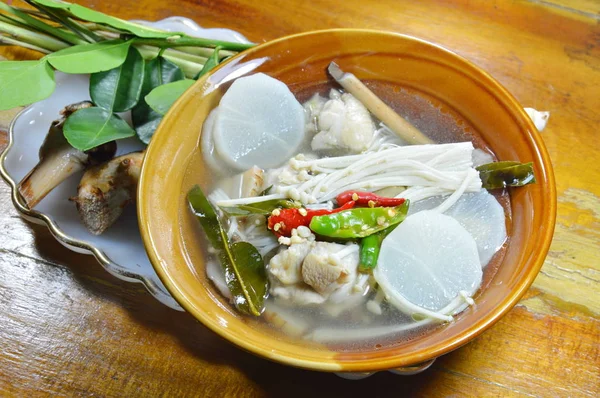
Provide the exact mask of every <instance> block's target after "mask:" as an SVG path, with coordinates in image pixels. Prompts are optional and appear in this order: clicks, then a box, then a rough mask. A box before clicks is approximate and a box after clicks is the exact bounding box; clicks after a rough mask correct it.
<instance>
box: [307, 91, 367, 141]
mask: <svg viewBox="0 0 600 398" xmlns="http://www.w3.org/2000/svg"><path fill="white" fill-rule="evenodd" d="M317 127H318V130H319V133H317V135H315V136H314V138H313V140H312V143H311V147H312V149H313V150H315V151H318V150H332V149H333V150H336V149H337V150H339V149H345V150H349V151H351V152H353V153H360V152H364V151H366V150H367V149H368V148H369V145H370V144H371V142H372V141H373V137H374V135H375V130H376V129H375V123H373V119H372V118H371V115H370V113H369V111H368V110H367V108H365V107H364V105H363V104H361V103H360V101H359V100H357V99H356V98H355V97H354V96H352V95H351V94H347V93H346V94H342V95H341V97H340V98H332V99H330V100H329V101H327V102H326V103H325V105H323V108H322V109H321V112H320V113H319V114H318V115H317Z"/></svg>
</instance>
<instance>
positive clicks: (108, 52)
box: [45, 40, 131, 73]
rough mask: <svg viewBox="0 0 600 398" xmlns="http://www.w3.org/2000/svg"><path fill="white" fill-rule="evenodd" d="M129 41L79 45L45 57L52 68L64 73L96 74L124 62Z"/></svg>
mask: <svg viewBox="0 0 600 398" xmlns="http://www.w3.org/2000/svg"><path fill="white" fill-rule="evenodd" d="M130 45H131V40H128V41H123V40H108V41H102V42H100V43H93V44H80V45H77V46H73V47H68V48H65V49H64V50H60V51H57V52H55V53H52V54H49V55H47V56H46V57H45V58H46V59H47V60H48V62H50V64H51V65H52V66H54V68H56V69H58V70H59V71H61V72H65V73H96V72H102V71H106V70H109V69H113V68H116V67H117V66H119V65H121V64H122V63H123V62H125V58H127V53H128V50H129V46H130Z"/></svg>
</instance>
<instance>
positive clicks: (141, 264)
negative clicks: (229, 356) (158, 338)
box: [0, 17, 249, 311]
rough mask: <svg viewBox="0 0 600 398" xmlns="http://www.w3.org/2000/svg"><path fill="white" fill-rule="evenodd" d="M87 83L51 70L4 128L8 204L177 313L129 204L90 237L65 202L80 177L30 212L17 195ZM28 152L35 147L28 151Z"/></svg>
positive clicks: (188, 23)
mask: <svg viewBox="0 0 600 398" xmlns="http://www.w3.org/2000/svg"><path fill="white" fill-rule="evenodd" d="M136 22H138V23H142V24H144V25H148V26H153V27H156V28H160V29H164V30H168V31H176V32H183V33H186V34H189V35H193V36H197V37H205V38H211V39H216V40H223V41H232V42H238V43H249V41H248V40H247V39H246V38H245V37H244V36H242V35H241V34H239V33H238V32H235V31H233V30H230V29H204V28H202V27H200V26H199V25H198V24H196V23H195V22H194V21H192V20H190V19H187V18H183V17H170V18H166V19H163V20H161V21H157V22H147V21H136ZM88 83H89V79H88V77H87V76H84V75H67V74H64V73H60V72H57V73H56V90H55V91H54V93H53V94H52V95H51V96H50V97H49V98H47V99H45V100H43V101H40V102H37V103H35V104H33V105H31V106H29V107H27V108H25V109H24V110H23V111H22V112H21V113H19V114H18V115H17V116H16V117H15V119H14V120H13V121H12V123H11V126H10V129H9V146H8V147H7V148H6V150H5V151H4V153H2V156H1V157H0V166H1V167H0V171H1V173H2V177H3V178H4V179H5V180H6V182H7V183H8V184H9V185H10V186H11V189H12V200H13V203H14V205H15V207H16V209H17V210H18V211H19V212H20V213H21V215H22V216H23V217H24V218H26V219H27V220H29V221H32V222H35V223H38V224H45V225H47V226H48V228H49V229H50V232H52V234H53V235H54V237H55V238H56V239H57V240H58V241H59V242H60V243H62V244H63V245H65V246H66V247H67V248H69V249H71V250H73V251H76V252H79V253H86V254H92V255H94V256H95V257H96V259H97V260H98V261H99V262H100V264H102V266H103V267H104V268H105V269H106V270H107V271H108V272H110V273H111V274H112V275H114V276H116V277H117V278H120V279H123V280H125V281H128V282H138V283H142V284H144V286H146V288H147V289H148V291H149V292H150V293H151V294H152V295H153V296H154V297H156V298H157V299H158V300H159V301H160V302H162V303H163V304H165V305H167V306H169V307H171V308H174V309H177V310H180V311H182V308H181V307H180V306H179V304H177V302H176V301H175V300H174V299H173V297H171V295H169V293H168V292H167V290H166V289H165V287H164V286H163V284H162V282H161V281H160V280H159V278H158V276H157V275H156V272H154V269H153V268H152V265H151V264H150V261H149V260H148V257H147V256H146V252H145V250H144V245H143V243H142V239H141V237H140V233H139V229H138V224H137V216H136V211H135V208H134V207H133V206H130V207H128V208H126V210H125V212H124V214H123V215H122V217H121V218H120V219H119V220H118V221H117V223H116V224H115V225H113V226H112V227H111V228H109V229H108V230H107V231H106V232H105V233H103V234H102V235H100V236H95V235H93V234H91V233H90V232H88V230H87V229H86V228H85V227H84V226H83V225H82V224H81V222H80V221H79V215H78V213H77V210H76V208H75V205H74V204H73V203H72V202H70V201H68V198H69V197H71V196H74V195H75V194H76V193H77V185H78V183H79V180H80V179H81V175H82V173H79V174H76V175H74V176H71V177H70V178H69V179H68V180H66V181H65V182H63V183H62V184H61V185H60V186H58V187H57V188H55V189H54V190H53V191H52V192H51V193H50V194H49V195H48V196H46V197H45V198H44V199H43V200H42V201H41V202H40V203H39V204H38V205H37V206H36V207H35V210H29V209H28V208H27V207H26V206H25V205H24V202H23V200H22V198H21V197H20V196H19V195H18V194H17V191H16V185H17V184H18V182H19V181H20V180H21V179H22V178H23V177H24V176H25V175H26V174H27V173H28V172H29V171H30V170H31V169H32V168H33V167H34V166H35V165H36V164H37V162H38V151H37V148H39V147H40V146H41V144H42V142H43V140H44V137H45V136H46V133H47V132H48V128H49V127H50V123H51V122H52V121H53V120H55V119H58V116H59V114H58V112H59V111H60V110H61V109H62V108H63V107H64V106H65V105H68V104H72V103H74V102H79V101H83V100H88V99H89V98H90V97H89V92H88ZM123 116H124V118H125V119H126V120H129V119H130V115H129V113H127V114H124V115H123ZM33 148H36V149H35V150H32V149H33ZM142 148H144V145H143V144H142V143H141V142H140V141H139V140H137V138H132V139H128V140H121V141H119V142H118V150H117V154H123V153H128V152H132V151H136V150H140V149H142Z"/></svg>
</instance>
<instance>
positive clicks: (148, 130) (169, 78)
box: [131, 56, 185, 144]
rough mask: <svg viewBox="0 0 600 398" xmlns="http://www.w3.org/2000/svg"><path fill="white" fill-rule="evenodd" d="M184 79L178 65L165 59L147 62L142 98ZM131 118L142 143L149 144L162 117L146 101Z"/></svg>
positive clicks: (139, 103)
mask: <svg viewBox="0 0 600 398" xmlns="http://www.w3.org/2000/svg"><path fill="white" fill-rule="evenodd" d="M184 78H185V75H184V74H183V71H182V70H181V69H180V68H179V67H178V66H177V65H175V64H174V63H173V62H171V61H168V60H167V59H165V58H163V57H160V56H159V57H156V58H154V59H152V60H150V61H148V62H146V66H145V68H144V83H143V85H142V93H141V95H140V96H141V97H142V98H143V97H145V96H146V95H148V94H149V93H150V91H152V90H153V89H154V88H156V87H158V86H160V85H162V84H165V83H170V82H174V81H177V80H181V79H184ZM131 118H132V120H133V126H134V128H135V132H136V134H137V135H138V137H139V138H140V140H141V141H142V142H144V143H146V144H147V143H149V142H150V139H151V138H152V135H153V134H154V131H156V127H158V124H159V123H160V121H161V119H162V115H161V114H160V113H157V112H155V111H154V110H152V108H150V106H149V105H148V104H147V103H146V101H139V102H138V104H137V105H136V106H135V107H134V108H133V109H132V111H131Z"/></svg>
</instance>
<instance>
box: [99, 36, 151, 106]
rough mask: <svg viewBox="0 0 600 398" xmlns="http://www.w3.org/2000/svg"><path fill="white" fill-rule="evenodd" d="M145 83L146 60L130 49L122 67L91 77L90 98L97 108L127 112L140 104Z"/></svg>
mask: <svg viewBox="0 0 600 398" xmlns="http://www.w3.org/2000/svg"><path fill="white" fill-rule="evenodd" d="M143 82H144V59H143V58H142V56H141V54H140V52H139V51H138V50H137V49H136V48H135V47H129V52H128V54H127V58H126V59H125V62H123V63H122V64H121V65H120V66H117V67H116V68H113V69H111V70H108V71H106V72H98V73H94V74H92V75H91V76H90V96H91V97H92V101H94V104H95V105H96V106H99V107H101V108H104V109H106V110H108V111H113V112H125V111H128V110H130V109H131V108H133V107H134V106H135V105H136V104H137V103H138V101H139V99H140V94H141V92H142V83H143Z"/></svg>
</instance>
